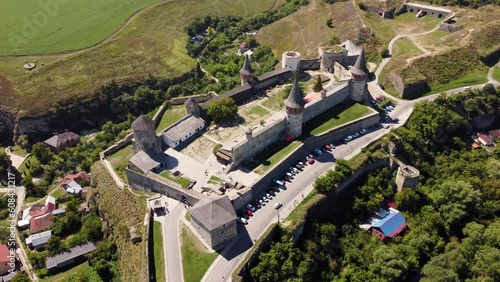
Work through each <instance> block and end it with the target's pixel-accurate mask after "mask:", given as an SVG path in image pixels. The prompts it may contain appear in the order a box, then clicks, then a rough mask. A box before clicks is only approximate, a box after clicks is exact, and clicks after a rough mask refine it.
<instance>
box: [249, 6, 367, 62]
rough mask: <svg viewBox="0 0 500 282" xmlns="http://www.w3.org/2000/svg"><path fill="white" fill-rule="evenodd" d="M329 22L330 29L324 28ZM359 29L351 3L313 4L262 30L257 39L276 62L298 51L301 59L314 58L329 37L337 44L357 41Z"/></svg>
mask: <svg viewBox="0 0 500 282" xmlns="http://www.w3.org/2000/svg"><path fill="white" fill-rule="evenodd" d="M329 18H331V19H332V22H333V28H329V27H328V26H327V25H326V21H327V20H328V19H329ZM360 28H361V21H360V20H359V17H358V16H357V14H356V11H355V9H354V5H353V2H350V1H348V2H340V3H335V4H333V5H329V4H326V3H325V2H324V1H319V0H313V1H311V4H310V5H309V6H306V7H301V8H300V9H299V10H298V11H297V12H295V13H293V14H291V15H289V16H287V17H285V18H283V19H280V20H278V21H276V22H274V23H272V24H270V25H267V26H265V27H263V28H262V29H261V30H260V32H259V34H257V37H256V38H257V40H258V41H259V42H260V43H261V44H264V45H269V46H270V47H271V48H272V49H273V53H274V54H275V55H276V57H277V58H278V59H279V60H281V54H282V53H283V52H284V51H287V50H295V51H298V52H300V53H301V55H302V57H304V58H315V57H317V56H318V47H319V46H322V45H329V40H330V38H331V37H332V36H334V35H335V36H337V37H338V38H339V39H340V40H347V39H350V40H356V39H357V37H358V34H359V30H360Z"/></svg>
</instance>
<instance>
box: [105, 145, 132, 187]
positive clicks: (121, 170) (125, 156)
mask: <svg viewBox="0 0 500 282" xmlns="http://www.w3.org/2000/svg"><path fill="white" fill-rule="evenodd" d="M133 155H134V151H133V149H132V145H128V146H127V147H125V148H123V149H121V150H119V151H117V152H116V153H114V154H113V155H111V156H109V157H108V161H109V162H110V163H111V166H112V167H113V169H114V170H115V171H116V174H118V176H119V177H120V178H121V179H122V180H123V181H125V182H127V176H126V175H125V167H127V165H128V160H129V159H130V158H131V157H132V156H133Z"/></svg>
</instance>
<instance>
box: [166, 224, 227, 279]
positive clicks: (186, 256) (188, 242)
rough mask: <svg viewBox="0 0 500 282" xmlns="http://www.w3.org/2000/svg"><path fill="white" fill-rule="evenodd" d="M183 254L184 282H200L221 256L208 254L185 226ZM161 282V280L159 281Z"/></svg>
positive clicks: (182, 245) (182, 240)
mask: <svg viewBox="0 0 500 282" xmlns="http://www.w3.org/2000/svg"><path fill="white" fill-rule="evenodd" d="M181 254H182V268H183V272H184V281H186V282H198V281H201V278H203V275H204V274H205V272H206V271H207V269H208V268H209V267H210V265H211V264H212V263H213V262H214V260H215V259H216V258H217V256H218V255H219V254H218V253H216V252H214V253H208V251H207V250H206V248H205V247H204V246H203V244H202V243H201V242H200V241H199V240H198V238H196V237H195V236H194V235H193V234H192V233H191V231H189V229H187V228H186V227H185V226H183V228H182V234H181ZM158 281H160V280H158Z"/></svg>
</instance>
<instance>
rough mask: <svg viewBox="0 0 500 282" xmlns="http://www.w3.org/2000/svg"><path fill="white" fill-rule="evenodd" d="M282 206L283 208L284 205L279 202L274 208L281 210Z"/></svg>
mask: <svg viewBox="0 0 500 282" xmlns="http://www.w3.org/2000/svg"><path fill="white" fill-rule="evenodd" d="M281 206H283V204H282V203H280V202H277V203H275V204H274V208H275V209H279V208H281Z"/></svg>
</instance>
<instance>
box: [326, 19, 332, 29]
mask: <svg viewBox="0 0 500 282" xmlns="http://www.w3.org/2000/svg"><path fill="white" fill-rule="evenodd" d="M326 26H327V27H329V28H333V21H332V19H331V18H329V19H328V20H326Z"/></svg>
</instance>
